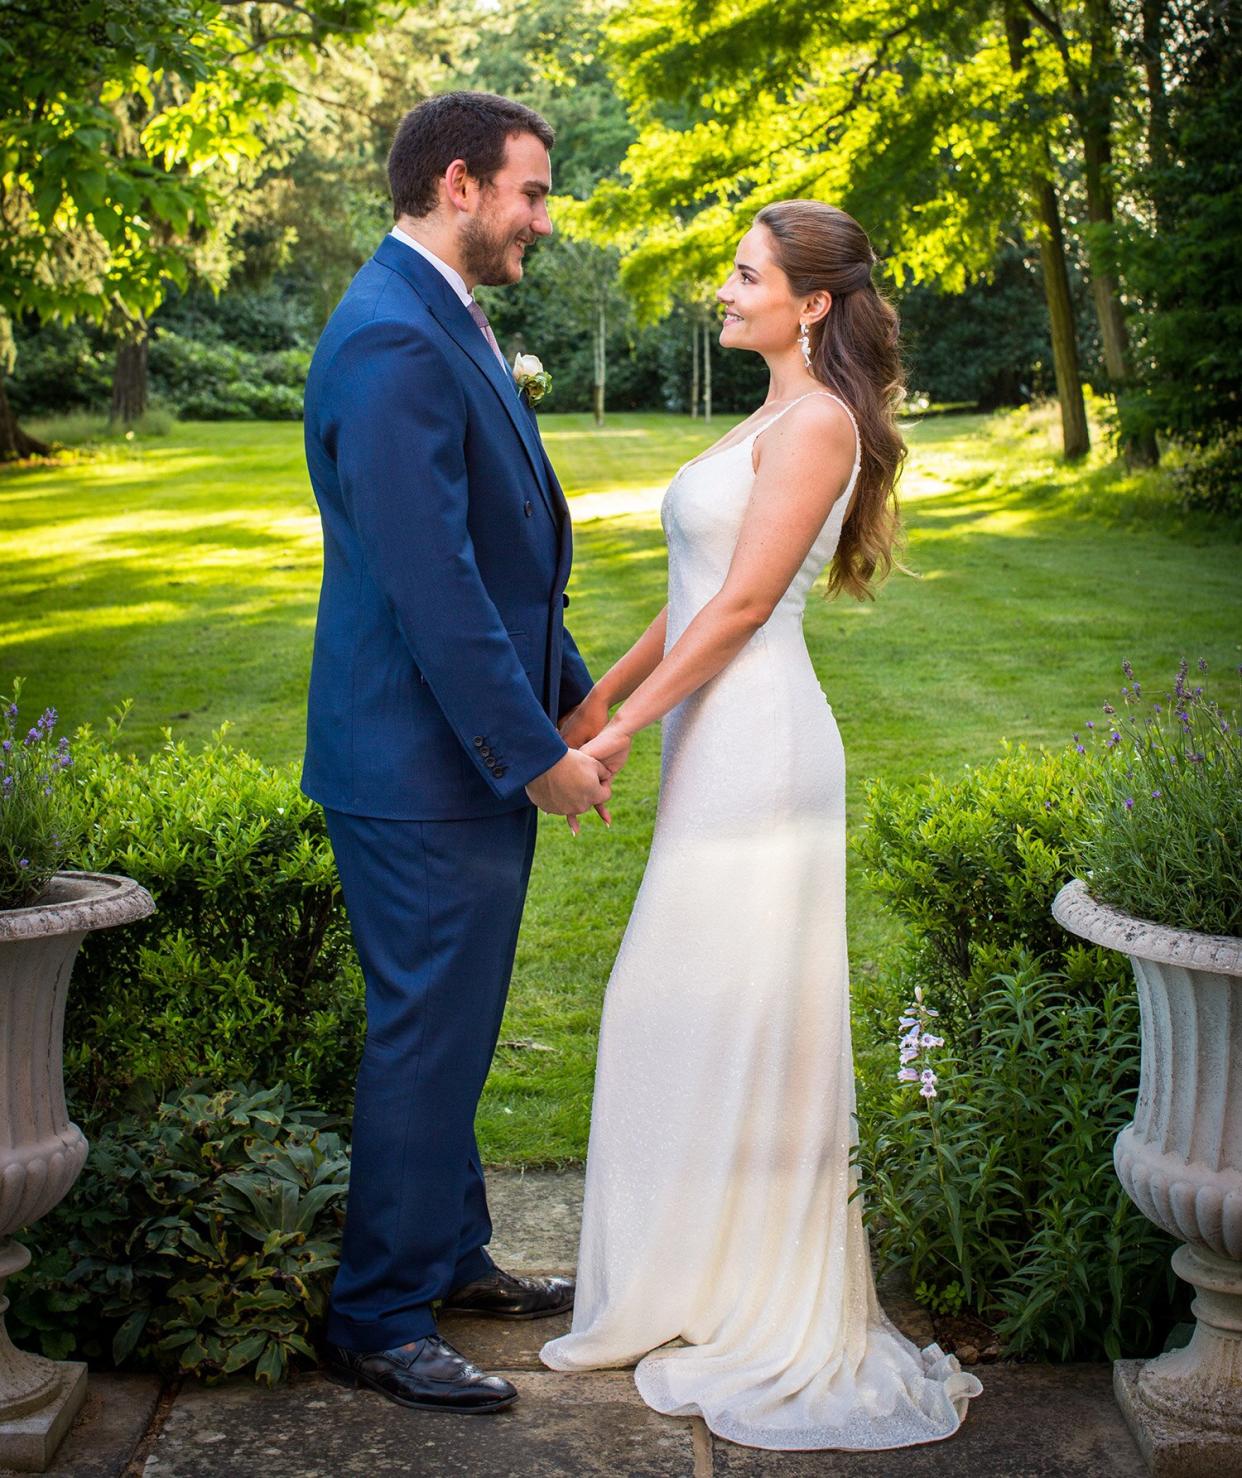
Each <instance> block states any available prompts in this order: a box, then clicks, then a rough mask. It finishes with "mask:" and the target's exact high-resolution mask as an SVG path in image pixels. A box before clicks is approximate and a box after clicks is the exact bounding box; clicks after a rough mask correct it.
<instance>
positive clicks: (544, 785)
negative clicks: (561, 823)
mask: <svg viewBox="0 0 1242 1478" xmlns="http://www.w3.org/2000/svg"><path fill="white" fill-rule="evenodd" d="M612 776H613V771H611V770H610V769H609V768H608V766H607V765H605V764H603V763H601V762H600V761H599V760H597V759H594V758H592V757H591V756H590V755H588V754H584V753H583V752H582V750H580V749H571V750H570V751H569V752H568V753H567V754H563V755H562V756H561V758H560V759H559V760H557V762H556V764H554V765H553V766H552V768H551V769H550V770H545V771H544V772H543V774H542V775H538V776H536V778H535V779H534V780H532V781H531V782H530V784H529V785H528V786H527V787H526V794H527V795H528V796H529V797H530V798H531V800H532V801H533V802H534V803H535V805H537V806H538V807H539V809H540V810H541V811H550V812H551V813H552V814H553V815H554V816H565V817H568V818H569V825H570V830H571V831H573V832H574V833H575V835H576V834H577V830H578V828H577V826H576V824H575V823H576V820H577V818H578V816H579V815H580V814H581V813H582V812H583V811H589V810H590V809H591V808H592V807H594V808H595V810H597V811H598V812H599V814H600V816H601V817H602V818H603V820H604V821H605V822H607V823H609V824H611V822H612V817H611V815H610V814H609V812H608V808H607V806H606V804H605V803H606V802H607V801H608V799H609V798H610V796H611V795H612Z"/></svg>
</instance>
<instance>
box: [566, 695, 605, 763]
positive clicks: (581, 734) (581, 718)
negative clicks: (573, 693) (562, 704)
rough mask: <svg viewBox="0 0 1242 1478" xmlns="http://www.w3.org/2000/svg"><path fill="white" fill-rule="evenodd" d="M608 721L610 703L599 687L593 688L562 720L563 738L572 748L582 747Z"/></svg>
mask: <svg viewBox="0 0 1242 1478" xmlns="http://www.w3.org/2000/svg"><path fill="white" fill-rule="evenodd" d="M607 722H608V704H607V702H606V701H605V699H604V697H603V695H602V694H601V693H600V691H599V689H598V688H592V689H591V691H590V692H589V693H588V694H587V695H586V697H585V698H584V699H583V700H582V702H581V703H579V704H578V706H577V707H576V708H571V709H570V710H569V712H568V713H567V714H566V715H565V717H564V718H563V719H562V720H561V722H560V724H559V728H560V731H561V738H562V739H563V740H564V741H565V743H566V744H568V745H569V747H570V749H581V748H582V746H583V745H584V744H586V743H588V742H589V741H590V740H592V739H594V738H595V736H596V734H598V733H599V731H600V730H601V729H602V728H603V727H604V725H605V724H606V723H607Z"/></svg>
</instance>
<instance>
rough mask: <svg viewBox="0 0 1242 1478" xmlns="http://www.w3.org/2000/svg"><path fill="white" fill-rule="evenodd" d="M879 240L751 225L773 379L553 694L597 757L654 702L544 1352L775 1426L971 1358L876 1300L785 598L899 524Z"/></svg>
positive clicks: (845, 1024) (703, 1408) (809, 673)
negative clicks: (578, 1207) (646, 795)
mask: <svg viewBox="0 0 1242 1478" xmlns="http://www.w3.org/2000/svg"><path fill="white" fill-rule="evenodd" d="M874 261H875V258H874V256H873V254H872V251H871V247H870V244H869V243H868V241H867V237H866V235H865V233H864V232H863V231H862V229H861V227H859V226H858V224H857V223H856V222H855V221H853V220H852V218H851V217H849V216H848V215H846V214H845V213H844V212H842V211H839V210H836V209H834V208H833V207H831V206H828V205H824V204H820V203H818V202H812V201H785V202H782V203H781V204H779V205H775V206H769V207H767V208H766V209H765V210H763V211H761V212H760V214H759V215H758V217H757V218H756V222H755V225H754V226H753V227H752V229H751V230H750V231H748V232H747V234H746V235H745V236H744V237H743V239H742V241H741V243H740V245H739V248H738V252H737V257H736V261H735V265H734V269H733V272H732V273H731V274H730V276H729V278H728V280H727V282H726V283H725V284H724V286H723V287H722V288H721V289H720V292H719V294H718V297H719V298H720V300H721V302H722V303H723V305H724V308H725V316H724V324H723V328H722V330H721V335H720V342H721V344H722V345H723V346H724V347H726V348H739V349H750V350H753V351H756V352H758V353H760V354H761V355H762V356H763V357H764V359H765V360H766V361H767V364H768V367H769V369H770V372H771V383H770V389H769V393H768V397H767V400H766V401H765V403H764V405H763V406H762V407H760V409H759V410H758V411H756V412H755V414H754V415H752V416H751V417H750V418H749V419H748V420H747V421H746V422H744V423H743V424H742V425H741V426H740V427H738V428H736V430H735V431H733V432H731V433H730V434H729V435H728V436H727V437H726V438H725V439H724V440H723V441H721V442H720V443H719V444H718V445H717V446H715V447H714V448H712V449H711V450H710V451H709V452H707V453H705V454H704V455H703V456H701V457H698V458H696V459H695V460H694V461H692V462H690V463H687V464H686V466H684V467H682V468H681V469H680V471H679V472H678V473H677V475H676V476H675V477H674V479H673V481H672V483H671V484H670V486H669V489H668V492H667V493H666V495H665V498H664V504H663V509H662V521H663V524H664V529H665V533H666V535H667V538H668V547H669V588H668V605H667V606H666V608H665V609H664V610H663V611H662V612H661V613H660V615H659V616H658V617H657V618H656V620H655V621H654V622H653V623H652V624H651V626H650V627H649V628H648V630H647V632H646V633H645V634H644V635H643V636H642V637H641V638H640V640H639V641H638V642H637V643H636V644H635V645H634V646H633V647H632V648H631V650H630V651H629V652H628V653H627V654H626V655H625V656H624V657H623V658H622V659H621V660H620V661H619V662H618V663H617V664H616V665H615V666H614V667H613V668H612V670H611V671H610V672H609V673H608V674H607V675H606V676H605V677H604V678H603V679H602V680H601V681H600V682H599V684H597V686H596V688H595V690H594V691H593V692H592V693H591V695H590V696H589V697H588V698H587V699H586V700H585V701H584V702H583V703H582V705H580V707H579V708H578V709H576V710H575V711H574V713H572V714H571V715H569V716H568V717H567V719H566V721H565V723H564V725H563V732H564V733H565V736H566V738H567V740H568V742H569V743H570V744H571V745H575V746H578V745H583V746H584V747H585V748H586V749H587V751H588V752H590V753H593V754H595V755H596V756H597V757H599V758H600V759H602V760H603V761H604V762H605V763H606V764H608V765H609V767H610V768H611V769H613V770H614V771H615V770H617V769H619V768H620V767H621V765H623V764H624V762H625V759H626V757H627V755H628V750H629V742H630V738H631V737H632V735H633V734H635V733H636V732H637V731H638V730H639V729H641V728H643V727H645V726H646V725H647V724H650V723H655V722H658V721H660V720H663V724H664V730H663V751H662V764H661V781H660V796H659V807H658V812H657V818H656V826H655V835H654V838H653V842H652V848H651V855H650V858H649V861H648V863H647V869H646V873H645V875H644V878H643V881H642V886H641V888H640V890H639V894H638V898H637V900H636V902H635V905H634V911H633V914H632V916H631V918H630V922H629V926H628V928H627V930H626V934H625V938H624V941H623V943H622V945H621V950H620V953H619V954H618V957H617V962H616V965H615V968H614V970H613V974H612V978H611V980H610V982H609V986H608V992H607V997H606V1000H605V1005H604V1015H603V1021H602V1025H601V1032H600V1044H599V1065H598V1070H597V1076H596V1082H595V1100H594V1108H593V1113H592V1120H591V1138H590V1148H589V1153H588V1156H587V1176H586V1202H585V1207H584V1214H583V1225H582V1240H581V1248H580V1254H579V1264H578V1293H577V1305H576V1308H575V1311H574V1319H573V1328H572V1330H571V1332H570V1333H569V1334H567V1335H565V1336H563V1337H562V1338H560V1339H555V1340H552V1341H551V1342H550V1343H549V1344H547V1345H545V1346H544V1348H543V1352H542V1357H543V1360H544V1363H545V1364H546V1365H549V1366H551V1367H552V1368H553V1369H554V1370H566V1371H572V1370H593V1369H599V1368H601V1367H607V1366H624V1365H631V1364H634V1363H635V1362H636V1361H637V1362H638V1366H637V1369H636V1370H635V1373H634V1378H635V1381H636V1383H637V1386H638V1389H639V1392H640V1393H641V1395H642V1397H643V1399H644V1400H645V1401H646V1402H647V1403H648V1405H650V1406H652V1407H654V1408H655V1409H656V1410H657V1411H660V1412H665V1413H667V1414H669V1415H676V1416H687V1415H699V1416H702V1417H703V1419H704V1420H705V1421H706V1423H707V1425H708V1426H709V1427H710V1428H711V1429H712V1431H713V1432H715V1433H717V1434H718V1435H720V1436H721V1437H725V1438H729V1439H732V1440H733V1441H735V1442H742V1443H747V1444H750V1445H752V1446H756V1447H766V1448H777V1449H797V1448H847V1449H874V1448H892V1447H904V1446H909V1445H912V1444H915V1443H920V1442H929V1441H934V1440H936V1439H939V1438H943V1437H947V1436H949V1435H951V1434H952V1433H953V1432H954V1431H956V1429H957V1427H958V1426H959V1425H960V1423H961V1421H962V1419H963V1416H964V1415H965V1411H966V1406H967V1402H968V1400H969V1398H971V1397H973V1396H976V1395H978V1394H979V1392H980V1390H981V1387H980V1385H979V1382H978V1381H977V1380H976V1379H975V1378H974V1376H972V1375H969V1374H966V1373H964V1372H962V1371H961V1370H960V1369H959V1367H958V1364H957V1362H956V1360H954V1359H953V1358H952V1357H950V1356H947V1355H945V1354H943V1353H942V1352H941V1350H940V1349H939V1348H938V1347H937V1346H935V1345H933V1346H931V1347H930V1348H929V1349H927V1350H922V1351H920V1350H919V1349H918V1348H916V1346H914V1345H913V1344H911V1343H910V1342H909V1341H908V1340H907V1339H905V1338H904V1336H902V1335H901V1334H900V1333H899V1332H898V1331H897V1330H896V1329H895V1328H894V1327H893V1325H892V1324H890V1323H889V1321H888V1319H887V1318H886V1317H885V1315H884V1313H883V1311H882V1310H881V1308H880V1306H879V1304H878V1302H877V1300H876V1295H875V1289H874V1284H873V1281H872V1274H871V1264H870V1257H869V1253H868V1249H867V1242H866V1237H865V1234H864V1231H863V1226H862V1221H861V1216H860V1202H859V1199H858V1198H857V1197H853V1198H852V1193H853V1191H854V1189H855V1179H854V1172H853V1171H852V1169H851V1166H850V1151H851V1146H852V1144H853V1142H854V1125H853V1118H852V1115H853V1109H854V1073H853V1061H852V1055H851V1046H850V1019H849V978H848V961H847V954H846V935H845V829H844V827H845V769H844V758H843V754H842V748H841V740H840V736H839V735H838V732H837V726H836V723H835V721H834V719H833V716H832V710H831V709H830V708H829V706H828V703H827V702H826V700H825V698H824V694H823V692H822V691H821V689H820V687H819V683H818V681H817V679H816V677H815V673H814V671H813V669H812V666H811V662H810V659H809V657H808V654H807V649H806V644H805V640H804V638H803V633H802V614H803V609H804V606H805V604H806V599H807V595H808V592H809V591H810V589H811V586H812V584H813V583H814V581H815V579H816V577H817V576H818V575H819V574H820V572H821V571H822V570H823V569H824V567H825V566H826V565H828V564H829V562H830V561H831V562H832V564H831V569H830V573H829V588H830V591H831V592H832V593H834V594H835V593H837V592H839V591H847V592H849V593H850V594H854V595H858V596H862V595H865V594H867V587H868V584H869V582H870V579H871V577H872V575H873V574H874V573H875V571H876V570H877V568H879V569H881V570H883V569H885V568H887V565H888V563H889V562H890V561H889V555H890V551H891V547H892V544H893V540H894V537H895V534H896V527H897V523H896V514H895V505H894V500H893V488H894V483H895V481H896V476H897V473H898V471H899V469H900V465H901V460H902V457H903V456H904V450H905V449H904V446H903V444H902V441H901V438H900V435H899V433H898V430H897V427H896V424H895V420H894V411H895V406H896V402H897V398H898V396H899V394H900V388H901V374H900V364H899V359H898V354H897V323H896V315H895V314H894V313H893V310H892V308H891V307H890V306H889V305H888V304H887V303H886V302H885V301H884V300H883V299H882V298H881V297H880V296H879V294H878V293H877V292H876V291H875V289H874V287H873V286H872V283H871V268H872V264H873V263H874ZM829 386H831V387H832V388H831V389H829V388H828V387H829ZM617 703H621V707H620V709H619V710H618V711H617V713H616V714H615V716H614V717H612V718H611V719H610V718H609V717H608V713H609V709H610V708H611V707H612V706H613V705H615V704H617ZM677 1341H684V1343H682V1344H674V1342H677ZM670 1346H672V1347H670Z"/></svg>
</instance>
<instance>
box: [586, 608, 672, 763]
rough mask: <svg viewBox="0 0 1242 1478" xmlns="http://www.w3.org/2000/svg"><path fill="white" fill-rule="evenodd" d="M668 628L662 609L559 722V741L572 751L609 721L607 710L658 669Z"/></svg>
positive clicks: (665, 614) (666, 618)
mask: <svg viewBox="0 0 1242 1478" xmlns="http://www.w3.org/2000/svg"><path fill="white" fill-rule="evenodd" d="M667 626H668V607H667V606H665V607H664V608H663V610H661V612H660V614H659V615H658V616H657V617H656V618H655V620H654V621H653V622H652V623H651V625H650V626H648V627H647V629H646V631H644V632H643V634H642V636H640V637H639V638H638V640H637V641H636V642H635V643H634V645H633V646H632V647H631V648H630V649H629V651H628V652H626V654H625V656H624V657H621V658H619V659H618V660H617V661H616V662H614V663H613V665H612V666H611V667H610V668H609V669H608V671H607V672H606V673H605V674H604V675H603V677H601V678H600V680H599V681H598V682H597V683H596V684H595V686H594V687H593V688H592V689H591V691H590V692H589V693H588V694H587V695H586V697H585V698H584V699H583V700H582V702H581V703H579V704H578V706H577V707H576V708H571V709H570V711H569V712H568V713H567V714H566V715H565V717H564V718H563V719H562V720H561V723H560V730H561V738H562V739H564V741H565V743H566V744H568V745H569V747H570V748H571V749H580V748H581V747H582V746H583V745H584V744H585V743H587V741H588V740H591V739H594V738H595V736H596V734H598V733H599V731H600V730H601V729H602V728H603V727H604V725H605V724H606V723H607V722H608V710H609V709H610V708H611V707H612V706H613V705H614V704H616V703H621V702H623V701H624V700H625V699H626V698H628V697H629V696H630V694H631V693H632V692H633V691H634V689H635V688H636V687H638V685H639V683H641V682H642V681H643V680H644V679H645V678H647V677H650V675H651V674H652V673H653V672H654V671H655V669H656V668H657V666H659V663H660V658H661V657H663V655H664V633H665V630H666V628H667Z"/></svg>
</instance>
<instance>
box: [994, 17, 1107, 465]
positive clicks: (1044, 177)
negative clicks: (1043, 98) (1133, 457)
mask: <svg viewBox="0 0 1242 1478" xmlns="http://www.w3.org/2000/svg"><path fill="white" fill-rule="evenodd" d="M1030 33H1031V23H1030V20H1029V18H1028V17H1027V16H1025V15H1022V14H1019V12H1018V11H1017V10H1015V9H1014V7H1013V6H1012V5H1006V7H1005V34H1006V37H1007V39H1008V42H1009V66H1010V69H1011V70H1012V71H1013V73H1014V75H1015V76H1018V77H1021V76H1022V75H1023V73H1024V72H1028V71H1029V74H1030V80H1031V86H1032V90H1034V89H1035V87H1036V86H1037V79H1036V76H1035V62H1034V60H1033V58H1031V57H1029V56H1027V54H1026V50H1025V46H1026V41H1027V38H1028V37H1029V36H1030ZM1040 154H1041V156H1042V163H1043V166H1044V167H1043V168H1041V169H1038V170H1037V171H1036V173H1035V176H1034V178H1033V179H1032V181H1031V195H1032V198H1033V200H1034V202H1035V214H1036V220H1037V222H1038V234H1039V267H1040V276H1041V277H1042V279H1043V284H1044V302H1045V303H1046V304H1047V308H1048V329H1049V336H1050V337H1051V339H1052V363H1053V370H1054V372H1055V374H1056V380H1057V399H1058V401H1059V402H1060V406H1061V446H1062V449H1063V451H1064V453H1065V455H1066V456H1067V457H1081V456H1083V455H1084V454H1085V453H1086V452H1087V451H1088V450H1089V449H1090V446H1091V435H1090V432H1089V430H1088V428H1087V407H1086V405H1085V404H1084V402H1083V396H1082V371H1081V368H1080V366H1079V362H1078V335H1077V333H1076V332H1075V327H1074V303H1073V299H1072V298H1071V296H1070V285H1069V267H1068V266H1067V264H1066V259H1065V235H1064V233H1063V232H1062V230H1061V207H1060V203H1059V201H1058V200H1057V192H1056V186H1055V185H1054V184H1053V173H1052V161H1051V158H1050V156H1049V152H1048V144H1047V140H1046V139H1043V140H1041V149H1040Z"/></svg>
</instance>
